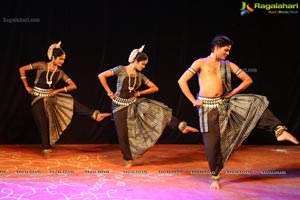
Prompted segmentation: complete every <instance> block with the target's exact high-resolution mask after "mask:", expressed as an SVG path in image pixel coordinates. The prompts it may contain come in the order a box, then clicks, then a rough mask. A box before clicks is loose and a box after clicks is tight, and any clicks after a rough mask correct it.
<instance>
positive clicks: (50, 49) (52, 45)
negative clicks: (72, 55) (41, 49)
mask: <svg viewBox="0 0 300 200" xmlns="http://www.w3.org/2000/svg"><path fill="white" fill-rule="evenodd" d="M60 45H61V41H60V42H58V43H54V44H51V45H50V47H49V48H48V52H47V56H48V58H49V60H51V58H52V53H53V49H55V48H60Z"/></svg>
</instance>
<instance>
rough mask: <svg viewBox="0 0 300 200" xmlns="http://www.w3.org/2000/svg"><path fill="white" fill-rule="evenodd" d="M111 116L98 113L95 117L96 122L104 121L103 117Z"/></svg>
mask: <svg viewBox="0 0 300 200" xmlns="http://www.w3.org/2000/svg"><path fill="white" fill-rule="evenodd" d="M108 116H111V113H100V114H98V115H97V118H96V121H97V122H100V121H102V119H104V118H105V117H108Z"/></svg>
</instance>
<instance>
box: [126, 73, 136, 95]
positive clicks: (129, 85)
mask: <svg viewBox="0 0 300 200" xmlns="http://www.w3.org/2000/svg"><path fill="white" fill-rule="evenodd" d="M135 84H136V75H135V76H134V83H133V85H132V86H131V83H130V74H128V90H129V92H130V93H131V92H132V91H133V90H134V87H135Z"/></svg>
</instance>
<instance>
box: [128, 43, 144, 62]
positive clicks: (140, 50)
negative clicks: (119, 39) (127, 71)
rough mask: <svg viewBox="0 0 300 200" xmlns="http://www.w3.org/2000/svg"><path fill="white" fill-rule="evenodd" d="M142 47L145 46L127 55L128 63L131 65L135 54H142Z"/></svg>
mask: <svg viewBox="0 0 300 200" xmlns="http://www.w3.org/2000/svg"><path fill="white" fill-rule="evenodd" d="M144 47H145V45H143V46H141V48H139V49H134V50H132V51H131V53H130V55H129V58H128V62H130V63H132V62H133V61H134V60H135V58H136V56H137V54H138V53H141V52H143V50H144Z"/></svg>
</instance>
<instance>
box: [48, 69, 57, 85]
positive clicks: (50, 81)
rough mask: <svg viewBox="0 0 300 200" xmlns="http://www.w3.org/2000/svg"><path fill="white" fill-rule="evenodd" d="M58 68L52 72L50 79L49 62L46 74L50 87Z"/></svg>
mask: <svg viewBox="0 0 300 200" xmlns="http://www.w3.org/2000/svg"><path fill="white" fill-rule="evenodd" d="M56 70H57V67H56V68H55V70H54V71H53V72H52V74H51V76H50V79H48V77H49V71H50V67H49V64H48V69H47V74H46V83H47V84H48V85H49V87H51V85H52V78H53V75H54V74H55V72H56Z"/></svg>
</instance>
